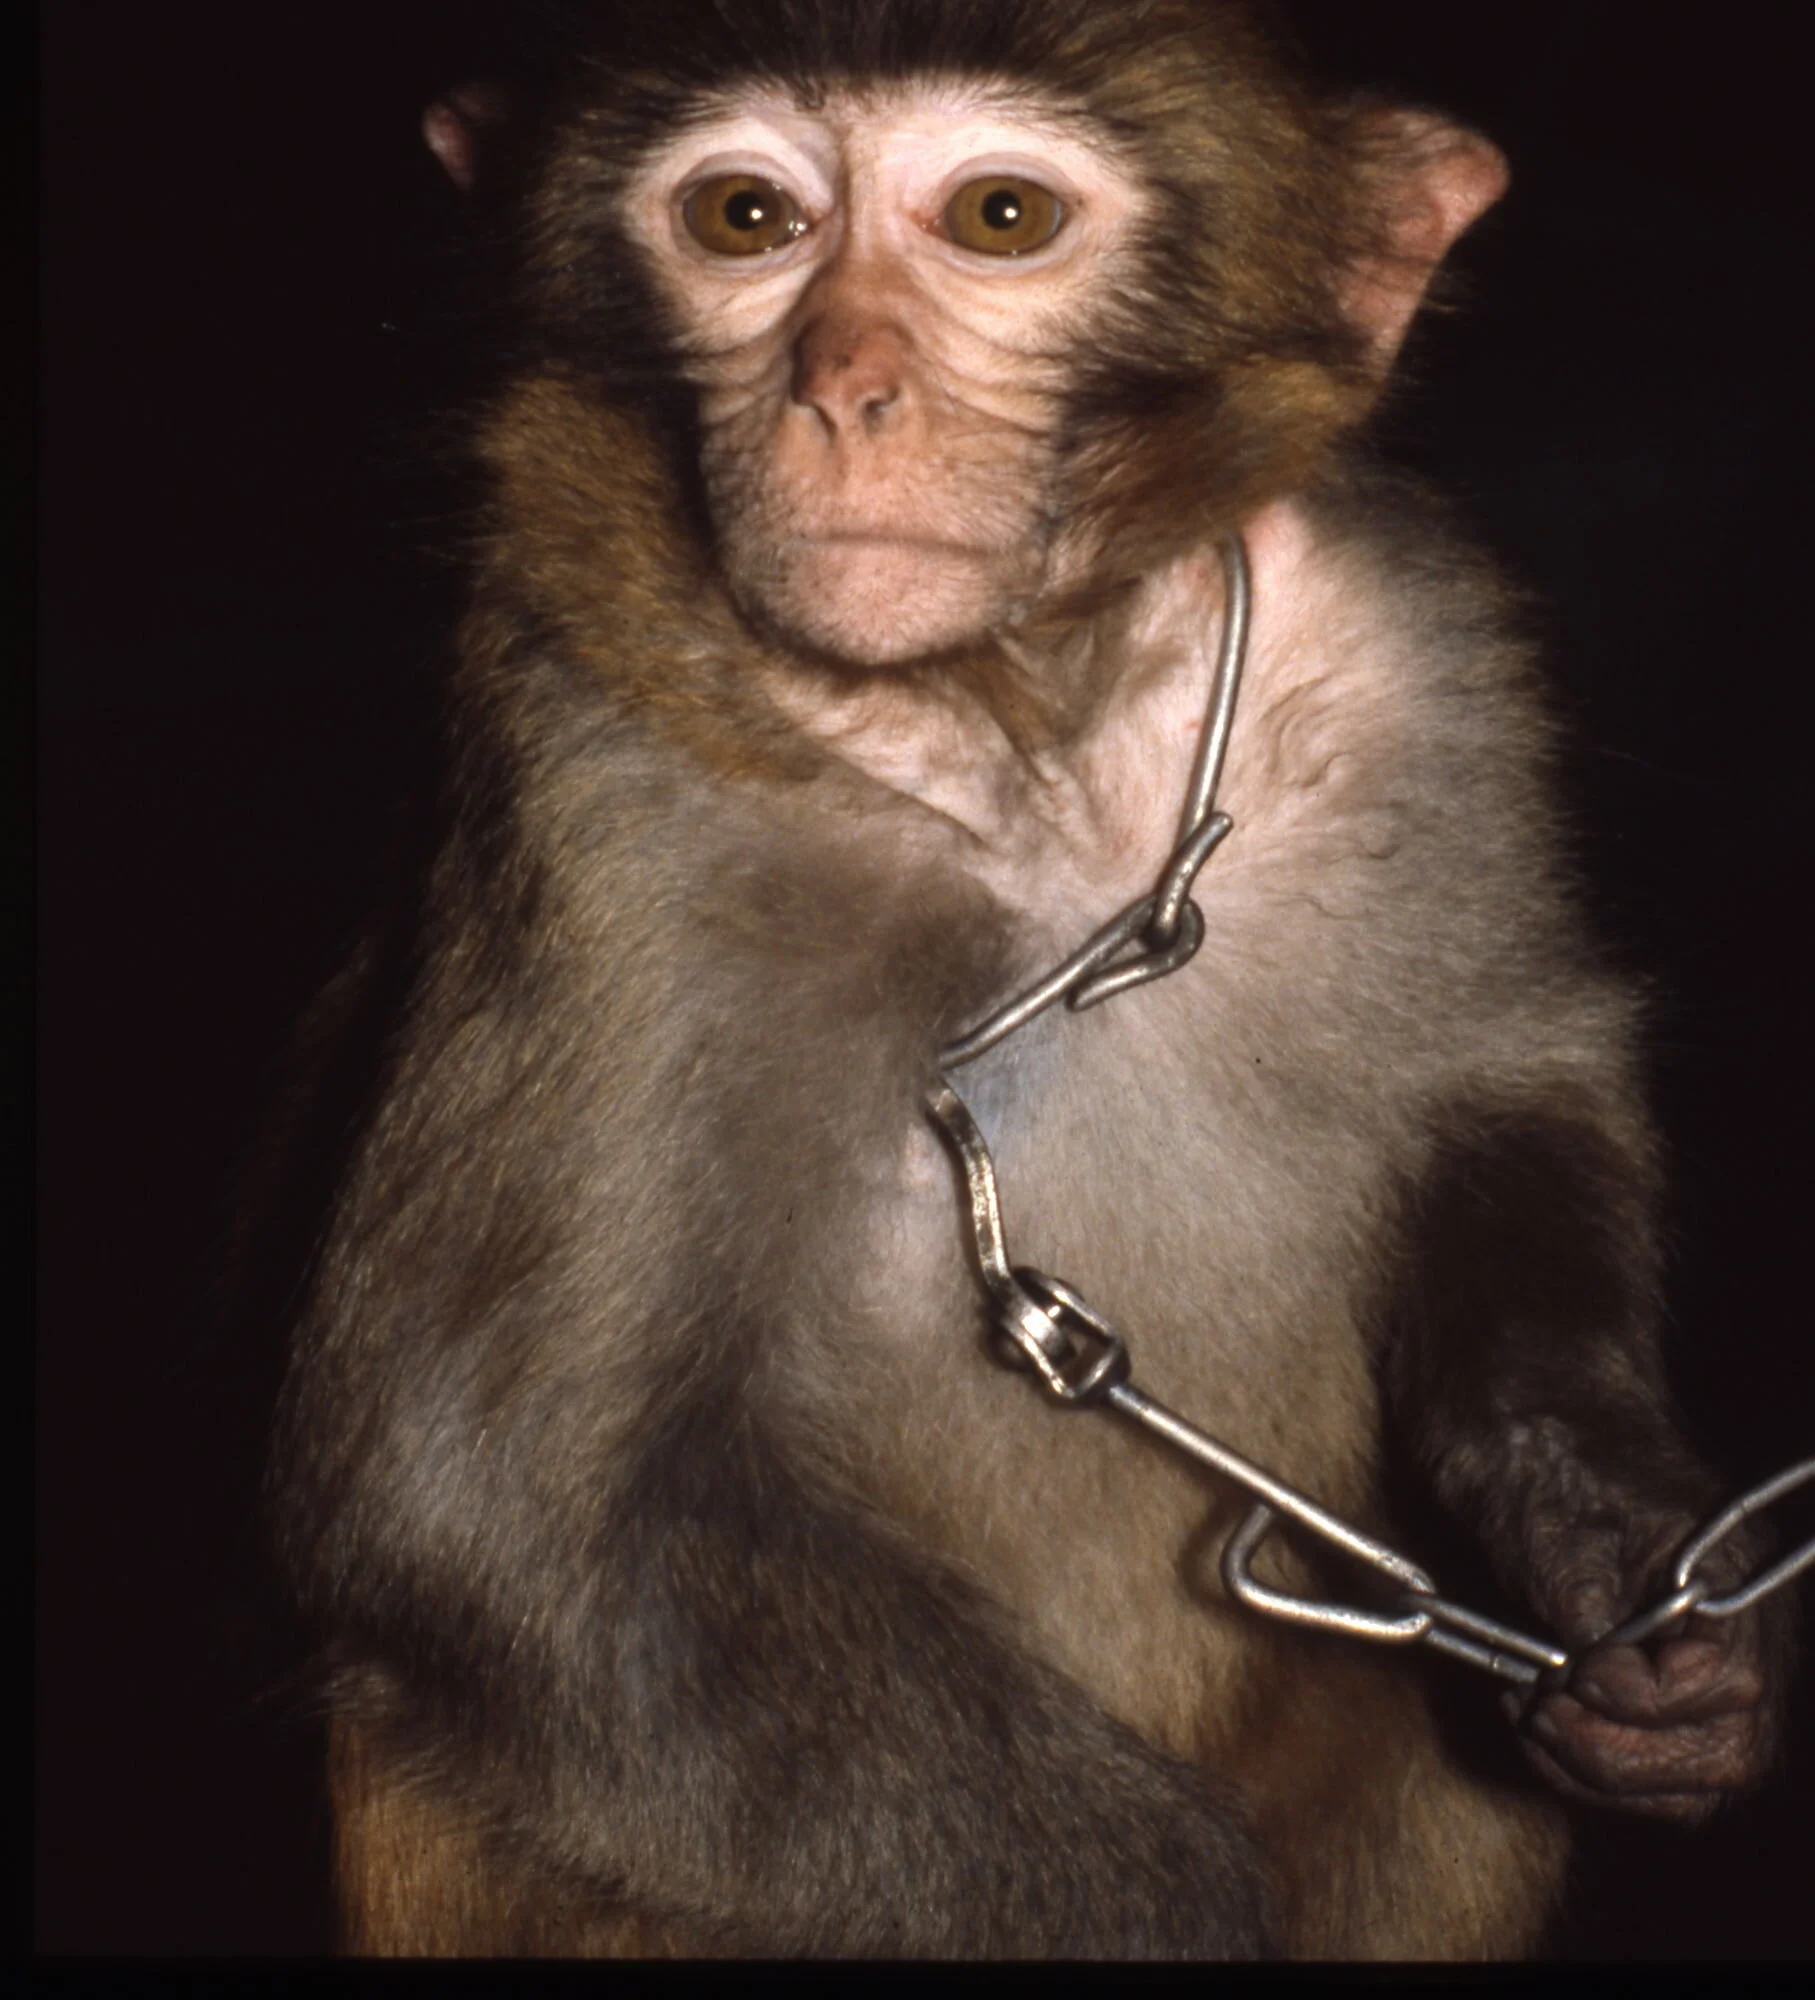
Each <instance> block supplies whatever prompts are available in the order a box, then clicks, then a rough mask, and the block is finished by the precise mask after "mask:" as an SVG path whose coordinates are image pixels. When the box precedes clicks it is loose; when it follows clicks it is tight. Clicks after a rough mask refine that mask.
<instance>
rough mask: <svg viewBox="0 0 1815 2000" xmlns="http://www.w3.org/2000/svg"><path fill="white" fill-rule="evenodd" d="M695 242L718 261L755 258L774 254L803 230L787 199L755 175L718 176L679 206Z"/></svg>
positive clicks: (790, 199) (792, 203)
mask: <svg viewBox="0 0 1815 2000" xmlns="http://www.w3.org/2000/svg"><path fill="white" fill-rule="evenodd" d="M681 219H682V221H683V222H685V223H686V225H687V233H688V234H689V235H690V236H691V237H692V238H693V240H694V242H696V243H698V244H701V245H702V246H703V247H704V248H706V249H708V250H710V251H711V252H712V253H713V255H714V256H717V257H756V256H760V255H761V254H762V252H763V251H765V250H779V249H781V247H782V246H783V245H784V244H786V243H792V242H793V241H794V239H795V237H797V236H799V235H800V234H802V232H803V231H804V230H805V229H806V226H807V219H806V217H805V216H804V215H802V214H801V212H800V207H799V204H798V203H797V202H796V201H795V199H794V197H793V196H792V195H791V194H787V193H784V192H783V190H782V189H780V188H778V187H777V186H776V185H775V183H774V182H773V181H764V180H758V179H757V178H756V176H755V175H754V174H720V175H718V176H717V178H716V179H713V180H709V181H702V182H701V183H700V185H699V186H698V187H696V188H695V189H694V190H693V192H692V193H691V194H690V195H689V196H688V197H687V199H686V200H685V201H684V202H683V203H682V204H681Z"/></svg>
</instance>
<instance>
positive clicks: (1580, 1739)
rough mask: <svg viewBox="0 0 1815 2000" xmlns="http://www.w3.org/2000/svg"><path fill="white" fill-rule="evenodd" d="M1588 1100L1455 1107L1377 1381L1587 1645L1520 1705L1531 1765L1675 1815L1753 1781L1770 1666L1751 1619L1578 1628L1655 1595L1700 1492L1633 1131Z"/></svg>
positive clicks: (1447, 1494)
mask: <svg viewBox="0 0 1815 2000" xmlns="http://www.w3.org/2000/svg"><path fill="white" fill-rule="evenodd" d="M1598 1113H1599V1115H1597V1106H1596V1103H1595V1100H1594V1097H1593V1096H1592V1095H1591V1094H1590V1093H1588V1092H1578V1093H1575V1094H1574V1098H1573V1101H1572V1099H1571V1097H1570V1096H1565V1097H1563V1098H1562V1099H1561V1100H1560V1102H1559V1103H1558V1104H1557V1105H1555V1106H1552V1107H1548V1108H1545V1109H1542V1110H1537V1111H1526V1112H1523V1113H1520V1114H1517V1115H1498V1116H1494V1115H1488V1116H1471V1117H1461V1118H1456V1119H1455V1120H1454V1121H1453V1122H1452V1124H1451V1129H1450V1131H1449V1133H1448V1134H1447V1136H1446V1138H1445V1139H1444V1141H1443V1142H1442V1143H1441V1144H1440V1145H1439V1146H1438V1148H1437V1150H1436V1155H1435V1159H1434V1162H1433V1164H1432V1166H1431V1169H1430V1172H1429V1175H1428V1178H1427V1180H1426V1183H1425V1185H1424V1187H1423V1188H1422V1189H1421V1191H1420V1193H1419V1196H1418V1198H1417V1200H1416V1202H1415V1205H1414V1212H1415V1217H1416V1221H1415V1226H1414V1243H1413V1247H1412V1255H1411V1259H1410V1269H1411V1271H1412V1273H1413V1276H1412V1279H1411V1281H1410V1282H1409V1284H1408V1285H1407V1287H1406V1290H1405V1294H1404V1296H1403V1298H1402V1301H1401V1306H1402V1323H1401V1325H1400V1326H1399V1328H1398V1330H1397V1342H1396V1348H1395V1351H1394V1354H1393V1360H1392V1367H1391V1369H1390V1371H1389V1381H1390V1384H1391V1387H1392V1391H1393V1392H1394V1401H1395V1404H1396V1406H1397V1409H1398V1411H1399V1412H1400V1413H1401V1415H1402V1418H1403V1420H1404V1422H1405V1423H1406V1426H1407V1429H1408V1431H1409V1432H1410V1434H1411V1435H1412V1436H1413V1437H1414V1439H1415V1440H1416V1445H1417V1448H1418V1450H1419V1452H1420V1455H1421V1456H1422V1458H1423V1459H1424V1462H1425V1464H1426V1466H1427V1468H1428V1470H1429V1472H1430V1474H1431V1476H1432V1479H1433V1483H1434V1485H1435V1487H1436V1490H1437V1492H1438V1495H1439V1497H1440V1498H1441V1499H1442V1500H1443V1501H1444V1502H1445V1503H1446V1504H1447V1505H1448V1506H1449V1507H1450V1508H1451V1509H1453V1510H1454V1511H1455V1512H1456V1513H1457V1514H1458V1515H1460V1516H1461V1517H1462V1518H1463V1519H1465V1520H1466V1521H1467V1522H1468V1523H1470V1524H1471V1525H1472V1526H1473V1528H1474V1529H1475V1530H1476V1531H1477V1532H1478V1533H1479V1535H1480V1536H1481V1538H1482V1540H1483V1542H1484V1544H1485V1546H1486V1547H1487V1549H1488V1551H1489V1552H1490V1554H1491V1555H1492V1556H1493V1557H1494V1559H1495V1562H1496V1565H1497V1567H1498V1568H1499V1569H1500V1571H1501V1572H1502V1574H1503V1576H1504V1577H1505V1580H1506V1581H1507V1582H1508V1583H1509V1584H1510V1585H1511V1586H1512V1587H1514V1588H1515V1589H1517V1590H1518V1591H1519V1592H1520V1593H1521V1594H1522V1595H1523V1596H1524V1597H1525V1599H1526V1600H1527V1601H1528V1602H1529V1603H1530V1604H1531V1605H1532V1606H1533V1607H1534V1609H1535V1610H1536V1611H1537V1612H1538V1613H1539V1615H1540V1616H1541V1617H1542V1618H1543V1619H1544V1620H1545V1621H1546V1622H1547V1623H1548V1625H1549V1626H1550V1628H1551V1629H1553V1630H1554V1631H1556V1632H1557V1633H1559V1634H1560V1635H1561V1636H1562V1638H1563V1639H1564V1640H1565V1642H1566V1643H1567V1644H1568V1645H1570V1646H1571V1647H1572V1648H1584V1647H1585V1648H1587V1649H1588V1650H1587V1651H1586V1653H1585V1654H1584V1655H1583V1656H1582V1658H1581V1663H1580V1665H1579V1666H1578V1667H1577V1669H1576V1671H1575V1673H1574V1676H1573V1678H1572V1680H1571V1683H1570V1686H1569V1688H1568V1690H1567V1692H1558V1693H1552V1694H1549V1695H1547V1696H1545V1697H1544V1698H1542V1699H1541V1700H1539V1701H1538V1702H1537V1703H1536V1704H1535V1705H1533V1706H1532V1707H1531V1709H1530V1711H1529V1713H1528V1714H1526V1715H1525V1717H1524V1729H1525V1735H1524V1742H1525V1747H1526V1749H1527V1752H1528V1754H1529V1756H1530V1757H1531V1760H1532V1761H1533V1763H1534V1764H1536V1765H1537V1767H1538V1768H1539V1769H1540V1770H1541V1771H1542V1772H1543V1773H1544V1775H1545V1776H1546V1777H1547V1778H1548V1779H1549V1780H1550V1781H1551V1782H1552V1783H1553V1784H1555V1785H1556V1786H1557V1787H1558V1789H1560V1790H1561V1791H1563V1792H1564V1793H1565V1794H1567V1795H1569V1796H1571V1797H1575V1798H1579V1799H1585V1800H1592V1801H1595V1802H1598V1803H1601V1804H1611V1805H1616V1806H1620V1807H1623V1808H1625V1809H1628V1810H1633V1811H1638V1812H1643V1813H1648V1814H1652V1815H1655V1816H1658V1817H1662V1818H1667V1819H1673V1820H1678V1821H1684V1822H1692V1821H1694V1820H1697V1819H1700V1818H1702V1817H1704V1816H1705V1815H1706V1814H1707V1813H1708V1812H1710V1811H1712V1810H1713V1808H1714V1807H1715V1805H1716V1804H1718V1803H1719V1801H1720V1799H1721V1798H1722V1797H1723V1796H1724V1795H1725V1794H1727V1793H1729V1792H1731V1791H1733V1790H1736V1789H1739V1788H1742V1787H1745V1786H1747V1785H1749V1784H1751V1783H1753V1782H1755V1781H1756V1780H1757V1778H1758V1777H1760V1776H1761V1775H1762V1773H1763V1771H1764V1769H1765V1767H1766V1765H1767V1763H1768V1761H1769V1758H1770V1754H1771V1747H1772V1738H1773V1736H1774V1733H1775V1728H1776V1715H1775V1706H1776V1703H1775V1695H1776V1692H1777V1690H1778V1689H1779V1688H1780V1686H1781V1683H1782V1680H1783V1678H1784V1677H1783V1675H1782V1674H1781V1673H1778V1672H1776V1671H1775V1670H1774V1669H1775V1664H1776V1662H1775V1657H1774V1656H1775V1654H1776V1652H1777V1649H1778V1634H1777V1628H1776V1626H1775V1625H1774V1623H1773V1621H1772V1620H1770V1619H1769V1618H1768V1617H1767V1618H1763V1619H1761V1618H1760V1617H1759V1616H1758V1615H1756V1614H1747V1615H1742V1616H1741V1617H1738V1618H1733V1619H1728V1620H1725V1621H1720V1622H1716V1621H1713V1620H1706V1619H1704V1620H1693V1621H1691V1623H1690V1625H1689V1628H1688V1630H1687V1631H1686V1632H1684V1633H1682V1634H1681V1635H1680V1636H1678V1637H1674V1638H1669V1639H1666V1640H1663V1641H1662V1642H1653V1643H1652V1644H1651V1645H1649V1646H1618V1647H1613V1646H1598V1645H1596V1644H1595V1643H1594V1642H1595V1641H1596V1640H1598V1639H1600V1638H1601V1637H1602V1635H1604V1634H1605V1633H1607V1632H1609V1631H1610V1630H1612V1629H1613V1628H1614V1627H1615V1626H1617V1625H1618V1624H1619V1623H1620V1622H1622V1620H1624V1619H1625V1618H1626V1617H1628V1616H1629V1615H1630V1614H1631V1613H1633V1612H1634V1611H1636V1610H1638V1609H1641V1608H1642V1607H1643V1606H1645V1605H1646V1604H1648V1603H1651V1602H1654V1601H1655V1600H1656V1599H1657V1598H1658V1597H1659V1596H1662V1595H1663V1594H1665V1593H1666V1591H1667V1590H1668V1588H1669V1587H1670V1586H1669V1579H1668V1568H1669V1558H1670V1557H1671V1556H1672V1555H1673V1553H1674V1552H1675V1550H1676V1549H1677V1548H1678V1547H1679V1546H1680V1544H1681V1543H1682V1542H1683V1541H1684V1540H1685V1539H1686V1538H1687V1536H1688V1535H1689V1533H1690V1531H1691V1530H1692V1529H1693V1528H1694V1526H1695V1525H1696V1524H1697V1523H1698V1522H1699V1521H1700V1520H1702V1519H1704V1518H1705V1517H1706V1516H1707V1514H1708V1513H1709V1512H1710V1511H1712V1508H1713V1506H1714V1505H1715V1504H1716V1503H1717V1500H1718V1495H1717V1492H1716V1489H1715V1488H1714V1485H1713V1483H1712V1481H1711V1479H1710V1477H1709V1475H1708V1473H1707V1471H1706V1470H1705V1468H1704V1467H1703V1466H1702V1465H1701V1464H1700V1463H1699V1462H1698V1461H1697V1460H1696V1458H1695V1457H1694V1455H1693V1454H1692V1453H1691V1451H1690V1450H1689V1448H1688V1447H1687V1445H1686V1444H1685V1443H1684V1441H1683V1437H1682V1433H1681V1430H1680V1428H1679V1426H1678V1423H1677V1421H1676V1418H1675V1417H1674V1415H1673V1413H1672V1411H1671V1407H1670V1401H1669V1397H1668V1393H1667V1390H1666V1387H1665V1384H1664V1380H1663V1373H1662V1368H1661V1363H1660V1359H1659V1356H1658V1353H1657V1350H1656V1342H1655V1338H1654V1336H1653V1333H1652V1324H1653V1314H1654V1275H1653V1273H1654V1252H1653V1248H1652V1241H1651V1225H1650V1217H1649V1208H1650V1181H1651V1173H1650V1170H1649V1166H1648V1162H1647V1160H1646V1157H1645V1152H1646V1148H1645V1142H1644V1136H1643V1133H1642V1130H1641V1129H1640V1128H1639V1126H1638V1124H1637V1121H1636V1120H1635V1119H1634V1118H1632V1117H1631V1116H1630V1115H1629V1113H1627V1111H1626V1110H1625V1108H1624V1107H1623V1106H1622V1105H1620V1104H1619V1103H1618V1102H1617V1101H1613V1102H1612V1103H1611V1104H1605V1105H1601V1106H1599V1107H1598ZM1756 1555H1757V1550H1756V1547H1755V1545H1753V1544H1752V1543H1750V1542H1747V1541H1745V1540H1744V1538H1739V1537H1736V1538H1734V1540H1733V1541H1731V1542H1729V1543H1728V1544H1726V1545H1725V1546H1724V1547H1723V1549H1722V1550H1720V1551H1718V1552H1717V1556H1718V1560H1714V1559H1711V1561H1710V1564H1709V1573H1710V1575H1711V1576H1712V1577H1713V1578H1714V1580H1715V1581H1716V1582H1717V1584H1718V1583H1719V1582H1720V1581H1722V1580H1723V1579H1724V1580H1726V1581H1733V1580H1737V1578H1738V1576H1740V1575H1741V1574H1743V1573H1745V1572H1746V1571H1747V1570H1748V1569H1749V1568H1750V1567H1751V1564H1752V1562H1753V1561H1754V1560H1756ZM1723 1564H1724V1565H1726V1567H1725V1568H1723V1567H1722V1565H1723ZM1514 1706H1515V1707H1516V1704H1514Z"/></svg>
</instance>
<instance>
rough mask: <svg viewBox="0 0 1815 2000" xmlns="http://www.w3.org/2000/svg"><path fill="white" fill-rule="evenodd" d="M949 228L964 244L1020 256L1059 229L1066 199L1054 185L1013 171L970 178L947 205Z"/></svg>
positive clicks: (988, 253) (990, 253)
mask: <svg viewBox="0 0 1815 2000" xmlns="http://www.w3.org/2000/svg"><path fill="white" fill-rule="evenodd" d="M941 220H942V221H943V222H944V224H945V233H946V235H947V236H949V237H950V238H951V239H952V241H953V242H954V243H956V244H957V245H958V246H959V248H960V249H963V250H981V251H982V252H984V254H985V255H986V256H990V257H1020V256H1023V255H1025V254H1026V252H1028V251H1029V250H1038V249H1039V248H1040V247H1041V245H1042V244H1046V243H1050V242H1051V241H1052V239H1053V238H1054V237H1055V236H1056V235H1058V233H1059V227H1060V225H1061V224H1062V223H1063V222H1064V220H1065V205H1064V203H1063V202H1061V201H1060V199H1059V197H1058V196H1057V195H1056V194H1054V193H1053V192H1052V190H1051V189H1050V188H1043V187H1042V186H1041V185H1040V183H1039V182H1038V181H1024V180H1020V179H1018V178H1016V177H1015V176H1014V175H1012V174H990V175H988V176H987V177H986V178H985V179H983V180H980V181H967V182H966V183H965V185H964V186H963V187H961V188H960V189H959V190H958V192H957V193H956V194H955V195H953V196H952V198H951V200H950V201H949V202H947V203H946V205H945V214H944V216H943V217H942V218H941Z"/></svg>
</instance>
